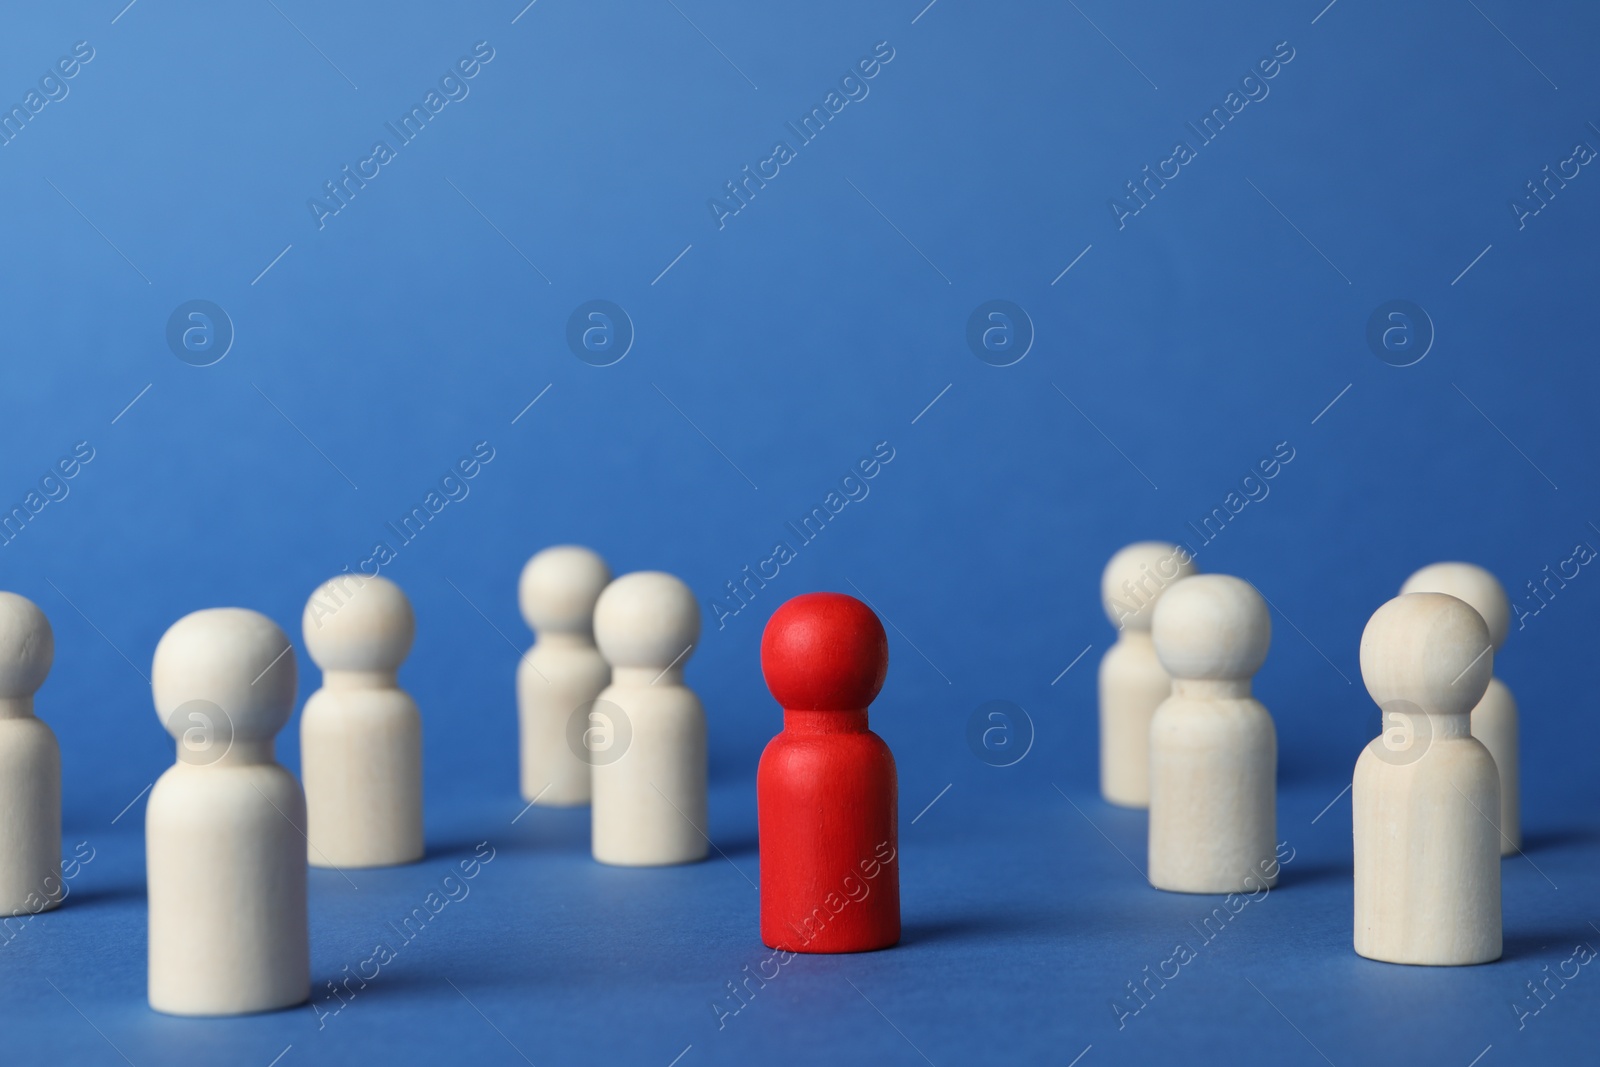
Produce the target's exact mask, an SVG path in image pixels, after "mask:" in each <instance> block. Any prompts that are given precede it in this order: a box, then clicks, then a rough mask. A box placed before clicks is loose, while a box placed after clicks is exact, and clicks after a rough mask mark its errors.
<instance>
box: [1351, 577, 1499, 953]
mask: <svg viewBox="0 0 1600 1067" xmlns="http://www.w3.org/2000/svg"><path fill="white" fill-rule="evenodd" d="M1489 647H1490V645H1489V631H1488V627H1487V626H1486V625H1485V623H1484V620H1483V618H1482V617H1481V616H1480V615H1479V614H1478V613H1477V612H1476V611H1475V610H1473V609H1472V608H1471V607H1469V606H1468V605H1467V604H1466V603H1464V602H1462V601H1460V600H1457V599H1456V598H1455V597H1452V596H1448V595H1446V594H1443V593H1431V592H1424V593H1409V594H1405V595H1402V596H1399V597H1396V598H1395V599H1394V600H1391V601H1389V602H1388V603H1387V604H1385V605H1383V607H1381V608H1379V609H1378V611H1377V612H1376V613H1374V615H1373V616H1372V619H1371V621H1369V622H1368V623H1367V627H1366V631H1365V632H1364V633H1363V634H1362V637H1361V673H1362V677H1363V679H1364V680H1365V681H1366V684H1367V691H1368V692H1369V693H1370V694H1371V695H1372V698H1373V700H1374V701H1376V702H1377V703H1378V706H1379V707H1380V708H1381V709H1382V710H1383V724H1384V730H1383V733H1382V734H1381V735H1380V736H1379V737H1378V738H1376V739H1375V740H1373V741H1372V742H1371V743H1370V744H1368V745H1367V747H1366V749H1365V750H1363V752H1362V753H1361V757H1360V759H1359V760H1357V762H1356V769H1355V777H1354V779H1353V780H1352V782H1351V790H1350V796H1351V802H1352V832H1353V835H1354V845H1355V870H1354V878H1355V914H1354V944H1355V950H1356V952H1357V953H1359V954H1360V955H1362V956H1366V957H1368V958H1370V959H1375V960H1383V961H1386V962H1389V963H1411V964H1429V965H1435V966H1449V965H1457V964H1471V963H1487V962H1489V961H1491V960H1496V959H1499V958H1500V952H1501V921H1500V843H1499V842H1500V833H1499V826H1498V819H1499V813H1500V776H1499V772H1498V770H1497V769H1496V767H1495V763H1494V759H1493V757H1491V756H1490V755H1489V751H1488V749H1487V748H1485V747H1484V746H1483V744H1482V743H1481V742H1480V741H1478V740H1477V739H1476V738H1474V737H1473V736H1472V734H1471V720H1470V714H1469V713H1470V711H1471V708H1472V707H1473V705H1475V704H1476V703H1477V702H1478V700H1479V698H1480V697H1481V696H1482V695H1483V692H1484V690H1485V688H1486V687H1487V686H1488V683H1489V678H1490V675H1491V672H1492V671H1493V658H1492V656H1491V655H1489V654H1488V650H1489Z"/></svg>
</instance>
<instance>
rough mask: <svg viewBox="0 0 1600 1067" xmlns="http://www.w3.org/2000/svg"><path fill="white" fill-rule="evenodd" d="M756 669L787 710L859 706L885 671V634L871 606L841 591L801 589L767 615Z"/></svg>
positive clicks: (866, 702) (869, 698) (867, 700)
mask: <svg viewBox="0 0 1600 1067" xmlns="http://www.w3.org/2000/svg"><path fill="white" fill-rule="evenodd" d="M761 673H762V675H764V676H765V677H766V680H767V688H768V689H769V690H771V692H772V696H773V699H775V700H777V702H778V703H779V704H780V705H782V706H783V707H784V708H786V709H788V710H791V711H859V710H861V709H863V708H865V707H866V706H867V705H869V704H871V703H872V701H873V698H874V697H876V696H877V695H878V691H879V690H880V689H882V688H883V679H884V676H885V675H887V674H888V673H889V638H888V636H887V635H885V634H884V632H883V623H881V622H879V621H878V616H877V615H876V614H874V613H873V611H872V609H871V608H869V607H867V606H866V605H865V604H863V603H862V602H861V601H859V600H857V599H856V598H855V597H853V596H846V595H844V594H843V593H805V594H802V595H801V596H797V597H795V598H794V599H793V600H790V601H789V602H787V603H786V604H784V605H783V606H782V607H780V608H779V609H778V610H777V611H775V612H773V613H772V618H770V619H768V620H767V628H766V630H765V631H763V633H762V634H761Z"/></svg>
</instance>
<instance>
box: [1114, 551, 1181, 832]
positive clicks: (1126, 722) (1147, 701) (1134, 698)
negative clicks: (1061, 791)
mask: <svg viewBox="0 0 1600 1067" xmlns="http://www.w3.org/2000/svg"><path fill="white" fill-rule="evenodd" d="M1195 573H1197V568H1196V567H1195V564H1194V557H1193V556H1191V555H1189V552H1188V550H1187V549H1185V548H1183V547H1182V546H1180V545H1173V544H1168V543H1166V542H1163V541H1139V542H1136V543H1134V544H1131V545H1129V546H1128V547H1126V548H1124V549H1122V550H1121V551H1119V552H1118V553H1117V554H1116V555H1114V556H1112V557H1111V561H1110V562H1109V563H1107V564H1106V569H1105V571H1104V572H1102V573H1101V575H1100V602H1101V604H1102V606H1104V608H1105V610H1106V618H1108V619H1110V620H1111V625H1113V626H1115V627H1116V628H1117V640H1116V643H1115V644H1113V645H1112V646H1111V647H1110V648H1109V649H1107V650H1106V654H1105V656H1104V657H1102V658H1101V660H1100V794H1101V795H1102V796H1103V797H1105V798H1106V800H1108V801H1110V802H1111V803H1113V804H1118V805H1121V806H1122V807H1125V808H1148V807H1149V806H1150V719H1151V717H1152V716H1154V715H1155V713H1156V708H1157V707H1158V706H1159V705H1160V704H1161V702H1162V701H1163V700H1165V699H1167V697H1169V696H1171V695H1172V678H1171V676H1169V675H1168V674H1167V672H1166V668H1164V667H1162V666H1161V661H1160V660H1159V659H1157V658H1156V646H1155V645H1154V644H1153V643H1152V642H1151V640H1150V621H1151V619H1152V618H1153V617H1154V616H1155V607H1156V601H1157V600H1158V599H1159V598H1160V596H1161V594H1162V593H1163V592H1164V591H1165V590H1166V589H1167V587H1168V586H1170V585H1171V584H1172V583H1173V582H1176V581H1178V580H1180V579H1182V578H1187V577H1189V576H1190V575H1192V574H1195Z"/></svg>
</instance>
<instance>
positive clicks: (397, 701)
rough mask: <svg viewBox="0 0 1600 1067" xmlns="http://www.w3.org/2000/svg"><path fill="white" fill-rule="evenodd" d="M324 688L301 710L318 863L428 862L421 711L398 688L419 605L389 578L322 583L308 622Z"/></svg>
mask: <svg viewBox="0 0 1600 1067" xmlns="http://www.w3.org/2000/svg"><path fill="white" fill-rule="evenodd" d="M300 626H301V632H302V633H303V635H304V636H305V642H306V651H307V652H309V653H310V654H311V658H312V660H313V661H314V662H315V663H316V664H317V666H319V667H321V668H322V688H320V689H318V690H317V691H316V692H315V693H312V694H311V696H310V698H309V699H307V700H306V706H305V710H304V711H302V712H301V713H300V774H301V777H302V778H303V779H304V782H305V791H306V819H307V824H306V851H307V857H308V858H309V860H310V862H311V865H312V866H313V867H333V868H335V869H343V868H345V867H388V866H393V865H395V864H401V863H414V862H416V861H417V860H420V859H421V858H422V852H423V843H422V715H421V713H420V712H419V711H418V710H417V704H416V701H414V700H412V699H411V695H410V694H409V693H407V692H406V691H405V690H404V689H401V688H400V681H399V677H398V672H399V670H400V664H401V663H402V662H403V661H404V660H405V658H406V655H407V653H409V652H410V651H411V642H412V639H413V638H414V637H415V635H416V629H417V625H416V618H415V616H414V615H413V614H412V611H411V601H410V600H409V599H407V598H406V595H405V593H404V592H403V591H402V590H401V589H400V587H399V586H398V585H395V584H394V583H393V582H391V581H390V580H389V579H387V578H381V577H378V578H370V577H366V576H361V577H357V576H354V575H349V574H343V575H340V576H339V577H337V578H332V579H330V580H328V581H326V582H324V583H323V584H322V585H320V586H318V587H317V589H316V591H315V592H314V593H312V594H311V598H310V599H309V600H308V601H306V607H305V611H304V613H303V614H302V615H301V620H300Z"/></svg>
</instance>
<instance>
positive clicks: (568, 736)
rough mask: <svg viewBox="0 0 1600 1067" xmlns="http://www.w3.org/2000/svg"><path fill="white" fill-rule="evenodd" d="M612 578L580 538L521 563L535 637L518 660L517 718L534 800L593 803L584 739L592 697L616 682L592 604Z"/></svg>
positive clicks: (522, 594)
mask: <svg viewBox="0 0 1600 1067" xmlns="http://www.w3.org/2000/svg"><path fill="white" fill-rule="evenodd" d="M610 581H611V569H610V568H609V567H607V566H606V563H605V560H603V559H601V558H600V557H599V556H598V555H597V554H596V553H594V552H592V551H591V550H589V549H587V548H584V547H582V546H580V545H555V546H553V547H551V548H547V549H544V550H543V551H541V552H538V553H536V554H535V555H534V556H533V558H532V559H530V560H528V562H527V564H526V565H525V566H524V567H523V568H522V579H521V581H519V582H518V583H517V602H518V604H519V605H520V606H521V608H522V617H523V619H525V620H526V621H527V623H528V628H529V629H530V630H532V631H533V632H534V642H533V647H532V648H530V649H529V650H528V653H527V655H525V656H523V657H522V659H521V660H520V661H519V662H518V664H517V721H518V727H519V730H518V733H519V737H520V740H521V749H522V799H523V800H525V801H527V802H528V803H530V804H544V805H549V806H551V807H570V806H573V805H579V804H587V803H589V795H590V784H589V779H590V770H589V760H588V758H587V756H588V751H587V749H586V748H584V747H583V745H582V739H583V738H584V737H585V736H587V731H588V729H589V725H590V724H589V713H590V711H591V710H592V707H593V704H594V701H595V698H596V697H598V696H599V695H600V691H601V690H602V689H604V688H605V687H606V686H607V685H608V684H610V682H611V668H610V666H608V665H607V664H606V661H605V657H604V656H602V655H600V650H599V649H598V648H596V647H595V644H594V606H595V603H596V602H597V601H598V600H599V599H600V594H601V592H603V591H604V590H605V587H606V585H607V584H609V583H610ZM575 719H576V722H575V721H574V720H575ZM574 734H576V742H575V740H574Z"/></svg>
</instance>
